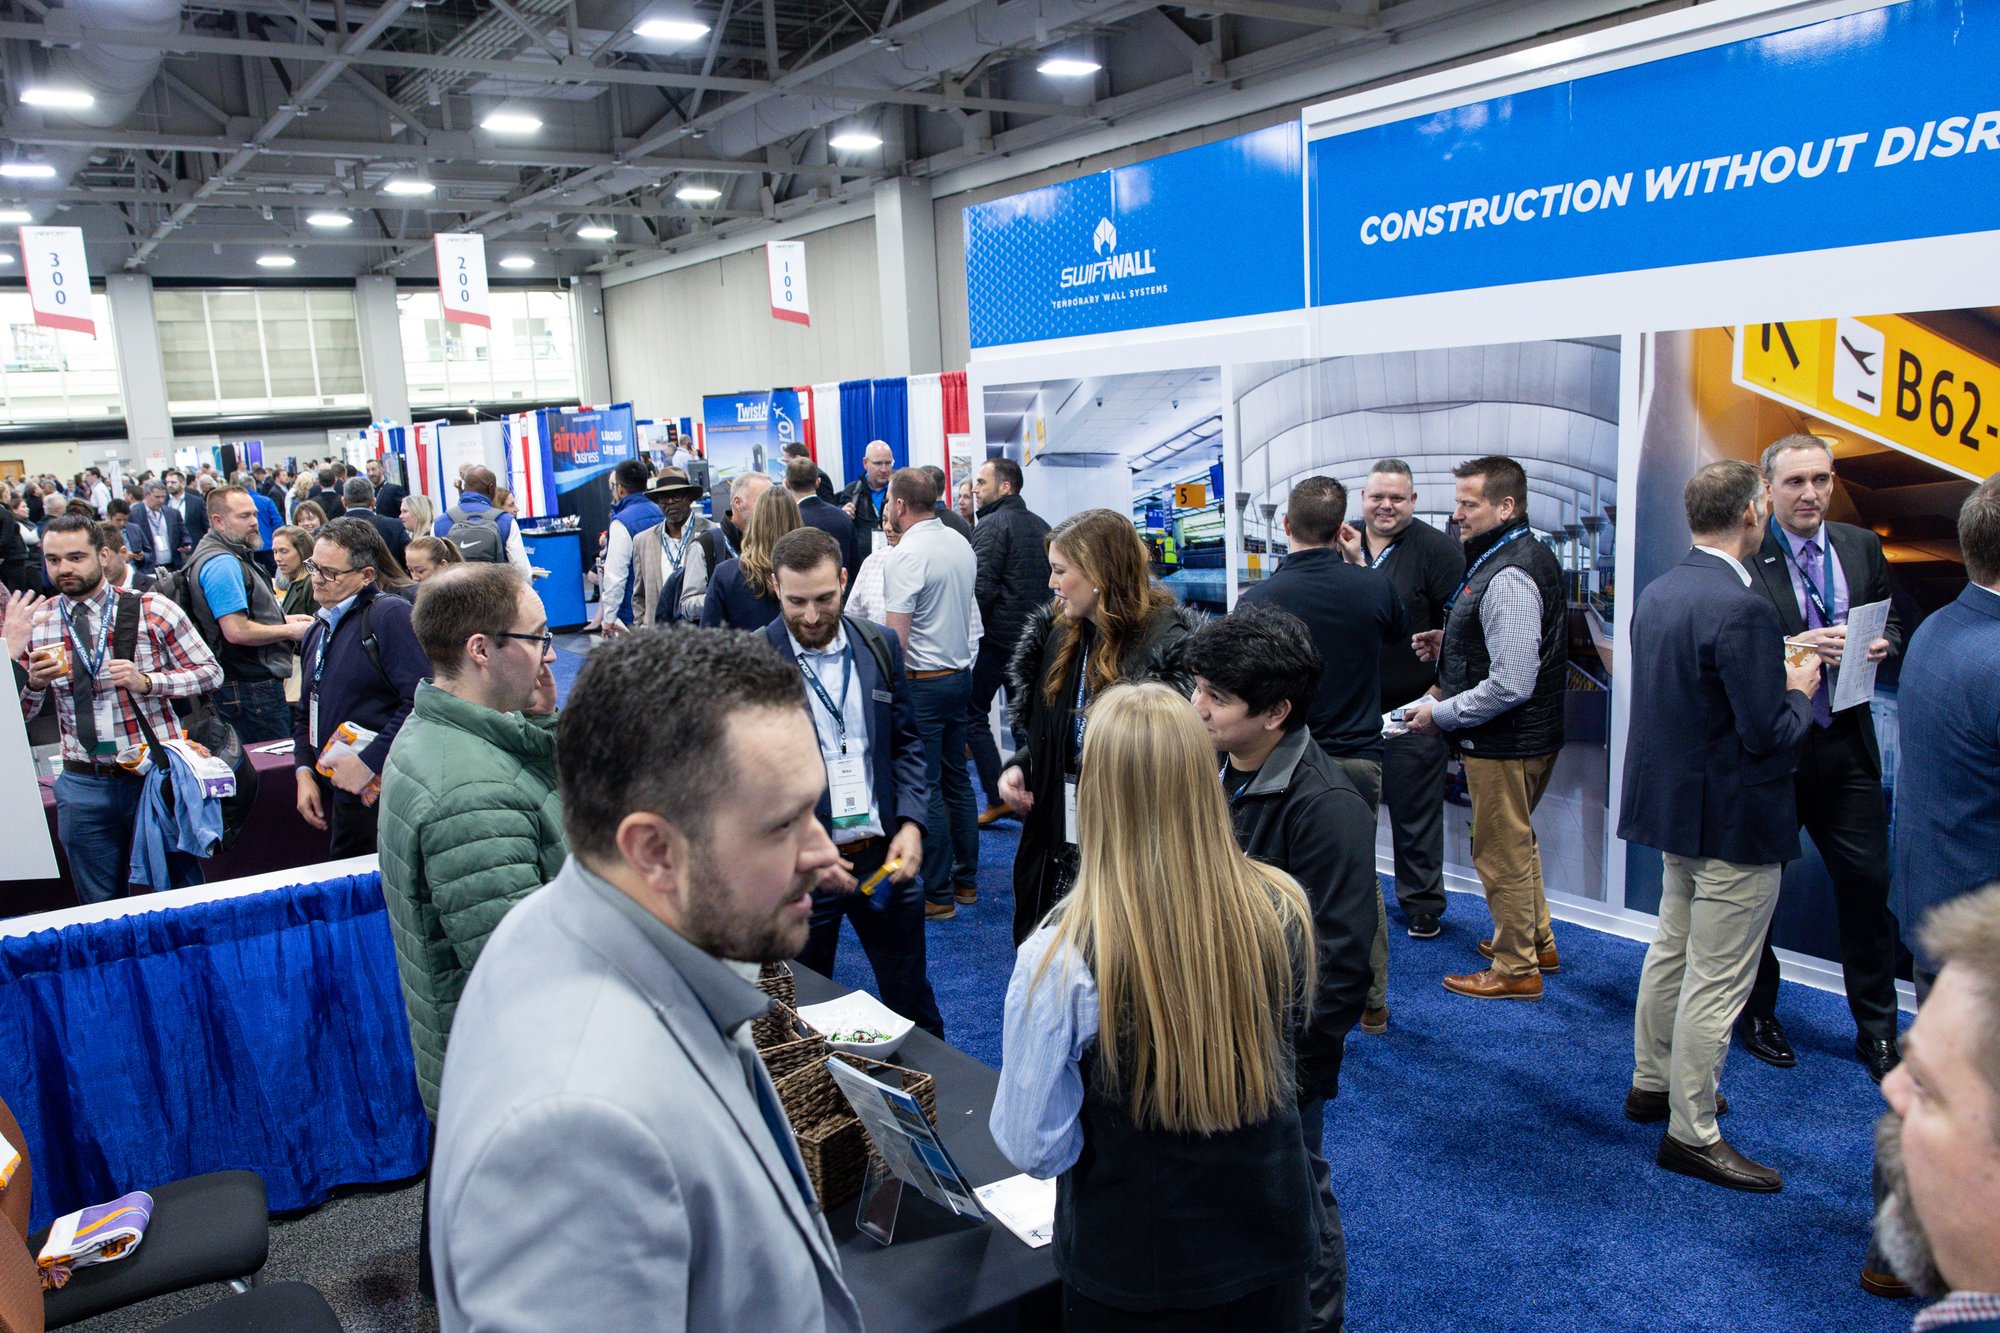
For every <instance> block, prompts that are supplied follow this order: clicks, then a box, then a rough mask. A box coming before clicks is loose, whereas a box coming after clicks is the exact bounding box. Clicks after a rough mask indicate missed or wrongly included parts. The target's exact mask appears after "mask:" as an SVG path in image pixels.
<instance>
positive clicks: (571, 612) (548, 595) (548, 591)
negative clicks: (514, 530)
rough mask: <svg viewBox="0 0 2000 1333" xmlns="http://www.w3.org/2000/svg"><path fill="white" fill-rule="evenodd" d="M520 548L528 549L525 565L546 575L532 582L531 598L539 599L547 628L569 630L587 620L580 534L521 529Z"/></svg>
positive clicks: (581, 538) (588, 612) (587, 611)
mask: <svg viewBox="0 0 2000 1333" xmlns="http://www.w3.org/2000/svg"><path fill="white" fill-rule="evenodd" d="M521 544H522V545H523V546H525V547H527V548H528V563H529V564H530V565H533V566H534V567H535V568H536V569H546V570H547V571H548V572H549V574H548V577H547V578H538V579H536V580H535V595H536V596H537V597H539V598H541V599H542V610H543V611H544V612H546V613H547V615H548V618H549V625H550V627H551V628H553V629H571V628H574V627H576V626H578V625H581V624H583V623H584V622H585V621H587V620H589V619H590V611H589V609H588V608H587V607H586V606H585V604H584V600H583V534H582V533H580V532H534V531H531V530H529V529H527V528H523V529H522V530H521ZM593 563H595V562H594V561H593Z"/></svg>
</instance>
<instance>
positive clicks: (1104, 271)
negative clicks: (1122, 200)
mask: <svg viewBox="0 0 2000 1333" xmlns="http://www.w3.org/2000/svg"><path fill="white" fill-rule="evenodd" d="M1090 244H1091V248H1092V249H1093V250H1095V251H1096V252H1097V253H1098V254H1100V255H1103V256H1104V258H1102V259H1099V260H1096V261H1095V262H1093V263H1089V264H1071V265H1069V266H1067V267H1065V268H1064V269H1063V271H1062V285H1063V286H1064V287H1089V286H1093V285H1094V284H1096V283H1100V282H1108V281H1113V280H1116V279H1119V278H1137V277H1142V276H1144V275H1145V274H1148V273H1151V272H1153V271H1154V269H1153V252H1152V251H1151V250H1127V251H1126V252H1125V253H1124V254H1120V253H1118V228H1116V227H1114V226H1112V225H1111V219H1110V218H1099V219H1098V220H1097V230H1096V231H1093V232H1092V233H1091V234H1090Z"/></svg>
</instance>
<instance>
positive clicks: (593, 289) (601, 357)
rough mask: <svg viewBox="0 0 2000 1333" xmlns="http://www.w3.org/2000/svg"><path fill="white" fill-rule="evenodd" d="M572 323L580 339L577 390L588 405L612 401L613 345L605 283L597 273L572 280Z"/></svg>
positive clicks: (577, 356)
mask: <svg viewBox="0 0 2000 1333" xmlns="http://www.w3.org/2000/svg"><path fill="white" fill-rule="evenodd" d="M569 282H570V287H569V322H570V328H571V330H572V331H573V333H574V336H575V338H576V393H577V398H578V400H579V401H580V402H582V403H583V404H584V405H585V406H593V405H594V406H597V407H608V406H609V405H610V403H611V347H610V344H609V342H608V341H607V340H606V338H605V334H604V283H603V280H602V279H600V278H599V277H598V276H597V275H596V274H595V273H586V274H583V275H582V276H580V277H575V278H571V279H570V280H569Z"/></svg>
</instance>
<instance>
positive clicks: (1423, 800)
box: [1382, 733, 1450, 917]
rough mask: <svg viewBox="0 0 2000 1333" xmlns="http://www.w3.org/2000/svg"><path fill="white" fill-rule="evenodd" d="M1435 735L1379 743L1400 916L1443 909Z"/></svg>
mask: <svg viewBox="0 0 2000 1333" xmlns="http://www.w3.org/2000/svg"><path fill="white" fill-rule="evenodd" d="M1449 757H1450V752H1449V751H1448V750H1447V748H1446V746H1445V743H1444V738H1443V737H1441V736H1419V735H1416V734H1414V733H1412V734H1411V735H1408V736H1392V737H1391V738H1389V740H1387V741H1385V742H1384V743H1383V749H1382V800H1383V802H1384V803H1385V804H1387V805H1388V807H1389V835H1390V839H1391V840H1392V841H1393V842H1394V843H1395V846H1396V901H1397V902H1399V903H1401V904H1402V905H1403V915H1404V916H1405V917H1413V916H1416V915H1417V914H1418V913H1420V912H1428V913H1430V914H1431V915H1432V916H1443V915H1444V770H1445V764H1446V761H1447V759H1448V758H1449Z"/></svg>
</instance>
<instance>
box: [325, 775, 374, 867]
mask: <svg viewBox="0 0 2000 1333" xmlns="http://www.w3.org/2000/svg"><path fill="white" fill-rule="evenodd" d="M318 782H319V808H320V809H321V810H323V811H325V812H326V827H327V848H326V854H327V859H328V860H333V861H338V860H340V859H342V858H343V857H348V856H373V855H375V821H376V819H377V817H378V816H379V815H380V814H381V811H382V807H381V806H380V805H363V804H362V803H361V802H360V800H359V799H358V798H356V797H353V796H349V795H348V794H347V793H346V792H344V791H342V790H340V789H339V788H338V787H336V786H334V785H333V784H332V783H331V782H328V781H327V780H326V779H325V778H319V779H318Z"/></svg>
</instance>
